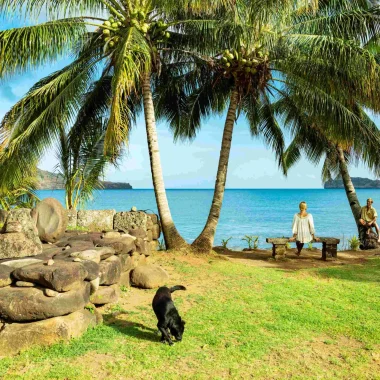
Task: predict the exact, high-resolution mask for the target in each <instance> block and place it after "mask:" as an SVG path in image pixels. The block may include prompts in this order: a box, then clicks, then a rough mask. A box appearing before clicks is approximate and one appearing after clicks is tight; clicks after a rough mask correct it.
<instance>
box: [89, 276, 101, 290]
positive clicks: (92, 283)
mask: <svg viewBox="0 0 380 380" xmlns="http://www.w3.org/2000/svg"><path fill="white" fill-rule="evenodd" d="M99 285H100V277H96V278H95V279H94V280H91V281H90V286H91V291H90V294H94V293H95V292H96V291H97V290H98V289H99Z"/></svg>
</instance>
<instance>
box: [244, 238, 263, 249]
mask: <svg viewBox="0 0 380 380" xmlns="http://www.w3.org/2000/svg"><path fill="white" fill-rule="evenodd" d="M241 240H244V241H246V242H247V243H248V248H249V249H257V247H258V246H259V236H255V235H245V236H244V238H243V239H241Z"/></svg>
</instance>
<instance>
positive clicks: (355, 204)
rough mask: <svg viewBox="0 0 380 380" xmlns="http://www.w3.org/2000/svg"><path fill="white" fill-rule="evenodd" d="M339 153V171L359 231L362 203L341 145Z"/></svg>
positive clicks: (338, 149) (338, 148)
mask: <svg viewBox="0 0 380 380" xmlns="http://www.w3.org/2000/svg"><path fill="white" fill-rule="evenodd" d="M337 151H338V159H339V171H340V174H341V176H342V180H343V185H344V188H345V190H346V195H347V199H348V203H349V204H350V207H351V211H352V215H353V216H354V219H355V222H356V225H357V226H358V229H359V219H360V211H361V207H360V202H359V199H358V196H357V195H356V191H355V187H354V184H353V183H352V180H351V176H350V173H349V172H348V167H347V162H346V160H345V158H344V152H343V149H342V148H341V147H340V146H339V145H338V146H337ZM359 233H360V231H359Z"/></svg>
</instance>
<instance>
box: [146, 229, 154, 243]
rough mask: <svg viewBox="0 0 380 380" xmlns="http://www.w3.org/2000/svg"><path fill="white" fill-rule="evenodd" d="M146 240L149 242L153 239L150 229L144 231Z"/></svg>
mask: <svg viewBox="0 0 380 380" xmlns="http://www.w3.org/2000/svg"><path fill="white" fill-rule="evenodd" d="M146 240H147V241H148V242H151V241H152V240H153V232H152V230H148V231H146Z"/></svg>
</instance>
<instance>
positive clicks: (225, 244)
mask: <svg viewBox="0 0 380 380" xmlns="http://www.w3.org/2000/svg"><path fill="white" fill-rule="evenodd" d="M231 239H232V236H230V237H229V238H228V239H222V242H221V243H222V247H223V248H227V244H228V242H229V241H230V240H231Z"/></svg>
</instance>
